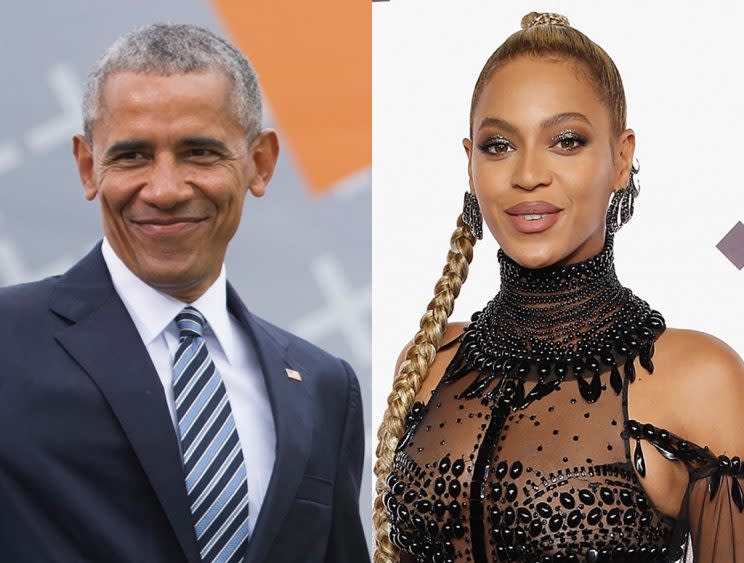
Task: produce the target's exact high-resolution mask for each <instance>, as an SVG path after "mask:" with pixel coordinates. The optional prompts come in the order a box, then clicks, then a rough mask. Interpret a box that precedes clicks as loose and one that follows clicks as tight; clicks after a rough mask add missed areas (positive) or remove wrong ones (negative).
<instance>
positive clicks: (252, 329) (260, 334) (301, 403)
mask: <svg viewBox="0 0 744 563" xmlns="http://www.w3.org/2000/svg"><path fill="white" fill-rule="evenodd" d="M227 299H228V308H229V309H230V311H231V312H232V314H233V315H234V316H235V317H236V318H237V319H238V320H239V322H240V323H241V324H242V325H243V327H244V328H245V329H246V330H247V331H248V334H249V335H250V337H251V339H252V341H253V343H254V345H255V348H256V353H257V356H258V359H259V362H260V364H261V369H262V371H263V375H264V379H265V381H266V388H267V390H268V394H269V401H270V402H271V410H272V413H273V417H274V427H275V429H276V460H275V462H274V469H273V471H272V473H271V479H270V480H269V486H268V489H267V491H266V496H265V498H264V502H263V506H262V507H261V512H260V513H259V515H258V520H257V522H256V526H255V528H254V530H253V531H252V533H251V539H250V541H249V543H248V550H247V552H246V558H245V561H246V563H258V562H262V561H264V559H265V557H266V555H267V551H268V549H269V548H270V547H271V545H272V544H273V542H274V538H275V537H276V535H277V532H278V531H279V529H280V527H281V525H282V521H283V520H284V517H285V516H286V514H287V512H288V510H289V507H290V506H291V504H292V502H293V501H294V498H295V492H296V490H297V488H298V486H299V483H300V481H301V480H302V476H303V474H304V470H305V465H306V464H307V459H308V456H309V454H310V447H311V444H312V417H311V416H310V415H309V413H308V407H309V401H310V398H309V394H308V392H307V388H306V386H305V384H304V383H303V382H301V381H296V380H294V379H290V378H289V377H288V376H287V372H286V368H290V369H295V370H297V371H299V372H300V373H302V371H303V366H301V365H298V364H297V363H296V362H293V361H292V360H290V359H289V358H288V351H287V340H286V337H284V336H283V335H282V334H280V333H279V332H277V331H274V330H272V331H271V332H269V329H267V327H266V326H265V325H264V324H263V322H262V321H260V320H259V319H257V318H256V317H254V316H253V315H251V313H249V312H248V310H247V309H246V308H245V306H244V305H243V303H242V302H241V301H240V298H239V297H238V295H237V293H236V292H235V290H234V289H233V288H232V286H230V285H229V284H228V290H227ZM245 453H246V461H247V463H248V464H250V451H247V452H245Z"/></svg>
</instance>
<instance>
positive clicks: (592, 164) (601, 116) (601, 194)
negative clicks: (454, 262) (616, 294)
mask: <svg viewBox="0 0 744 563" xmlns="http://www.w3.org/2000/svg"><path fill="white" fill-rule="evenodd" d="M589 80H590V79H589V78H588V74H587V73H586V72H585V71H584V67H583V66H581V64H580V63H577V62H574V61H572V60H565V59H557V58H554V59H545V58H539V59H538V58H532V57H519V58H517V59H514V60H513V61H510V62H508V63H507V64H506V65H504V66H503V67H502V68H500V69H499V70H497V71H496V72H495V73H494V74H493V76H492V77H491V79H490V81H489V82H488V83H487V84H486V86H485V87H484V88H483V90H482V92H481V94H480V98H479V100H478V101H477V104H476V106H475V108H474V111H473V132H472V139H465V140H464V141H463V143H464V145H465V150H466V152H467V153H468V172H469V175H470V189H471V191H472V192H474V193H475V194H476V196H477V197H478V201H479V204H480V208H481V212H482V213H483V219H484V221H485V223H486V225H487V226H488V228H489V230H490V231H491V233H492V234H493V236H494V237H495V238H496V240H497V242H498V243H499V245H500V246H501V248H502V249H503V250H504V252H506V254H507V255H508V256H510V257H511V258H512V259H514V260H515V261H516V262H518V263H519V264H521V265H522V266H525V267H527V268H541V267H544V266H549V265H552V264H571V263H575V262H580V261H582V260H585V259H587V258H590V257H591V256H593V255H595V254H597V253H598V252H599V251H600V250H601V249H602V245H603V243H604V232H605V214H606V211H607V205H608V202H609V198H610V195H611V194H612V191H613V189H617V188H620V187H622V186H624V185H625V183H626V182H627V179H628V171H629V169H630V165H631V163H632V158H633V150H634V148H635V138H634V136H633V131H632V130H630V129H628V130H626V131H624V132H622V133H621V134H620V135H619V136H617V135H616V134H615V133H614V132H613V131H612V125H611V120H610V112H609V110H608V108H607V107H606V106H605V104H604V103H603V102H602V101H601V100H600V98H599V96H598V95H597V93H596V92H595V90H594V89H593V87H592V85H591V83H590V81H589Z"/></svg>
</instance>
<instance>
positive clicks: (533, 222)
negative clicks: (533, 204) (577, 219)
mask: <svg viewBox="0 0 744 563" xmlns="http://www.w3.org/2000/svg"><path fill="white" fill-rule="evenodd" d="M560 214H561V212H560V211H556V212H555V213H541V214H525V215H512V214H511V213H507V217H509V220H510V221H511V223H512V225H514V228H516V229H517V230H518V231H519V232H520V233H542V232H543V231H546V230H548V229H549V228H550V227H552V226H553V225H554V224H555V222H556V221H557V220H558V216H559V215H560ZM536 217H539V218H536Z"/></svg>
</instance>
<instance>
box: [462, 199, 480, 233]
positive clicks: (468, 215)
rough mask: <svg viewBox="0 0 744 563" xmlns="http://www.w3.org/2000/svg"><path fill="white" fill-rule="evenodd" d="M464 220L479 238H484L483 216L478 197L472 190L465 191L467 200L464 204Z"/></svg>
mask: <svg viewBox="0 0 744 563" xmlns="http://www.w3.org/2000/svg"><path fill="white" fill-rule="evenodd" d="M462 221H463V223H465V224H466V225H467V226H468V228H469V229H470V232H471V233H472V234H473V236H474V237H475V238H477V239H478V240H480V239H482V238H483V216H482V215H481V210H480V206H479V205H478V198H476V197H475V196H474V195H473V194H471V193H470V192H465V201H464V202H463V204H462Z"/></svg>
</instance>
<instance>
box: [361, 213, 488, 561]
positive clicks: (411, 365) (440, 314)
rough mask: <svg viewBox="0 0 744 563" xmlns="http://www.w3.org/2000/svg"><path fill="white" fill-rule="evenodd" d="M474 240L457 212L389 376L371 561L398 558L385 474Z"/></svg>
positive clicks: (443, 327)
mask: <svg viewBox="0 0 744 563" xmlns="http://www.w3.org/2000/svg"><path fill="white" fill-rule="evenodd" d="M474 244H475V237H474V236H473V234H472V233H471V232H470V229H469V228H468V226H467V225H466V224H465V223H464V222H463V220H462V216H459V217H458V218H457V228H456V229H455V231H454V232H453V233H452V237H451V238H450V250H449V252H448V253H447V263H446V265H445V266H444V270H443V271H442V277H440V278H439V281H437V283H436V285H435V286H434V298H433V299H432V300H431V301H430V302H429V305H428V306H427V307H426V313H424V316H423V317H421V323H420V325H419V327H420V328H419V331H418V332H417V333H416V336H415V337H414V339H413V345H412V346H411V347H410V348H409V349H408V352H407V353H406V356H405V359H404V361H403V362H401V364H400V368H399V369H398V373H397V374H396V376H395V379H394V380H393V390H392V391H391V392H390V395H389V396H388V401H387V404H388V406H387V409H386V410H385V414H384V416H383V418H382V424H381V425H380V430H379V431H378V433H377V438H378V439H379V443H378V445H377V462H376V463H375V476H376V477H377V481H376V486H375V491H376V493H377V494H376V497H375V503H374V507H373V512H372V521H373V524H374V527H375V544H376V550H375V554H374V563H393V562H395V561H397V560H398V558H397V553H396V549H395V547H394V546H393V544H392V542H391V541H390V537H389V532H390V525H389V523H388V520H387V513H386V511H385V507H384V506H383V503H382V495H383V494H384V491H385V478H386V477H387V475H388V474H389V473H390V470H391V469H392V466H393V457H394V456H395V448H396V446H397V445H398V440H400V437H401V436H402V435H403V432H404V430H405V420H406V416H407V415H408V412H409V410H410V409H411V405H412V404H413V399H414V397H415V396H416V394H417V393H418V391H419V389H421V384H422V383H423V381H424V379H425V378H426V376H427V374H428V372H429V366H431V363H432V362H433V361H434V356H435V355H436V353H437V349H438V348H439V346H440V345H441V344H442V336H443V335H444V331H445V330H446V328H447V319H448V318H449V316H450V315H451V314H452V309H454V306H455V299H456V298H457V296H458V295H459V294H460V288H461V287H462V284H463V282H464V281H465V279H466V278H467V277H468V269H469V267H470V262H471V261H472V259H473V246H474Z"/></svg>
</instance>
